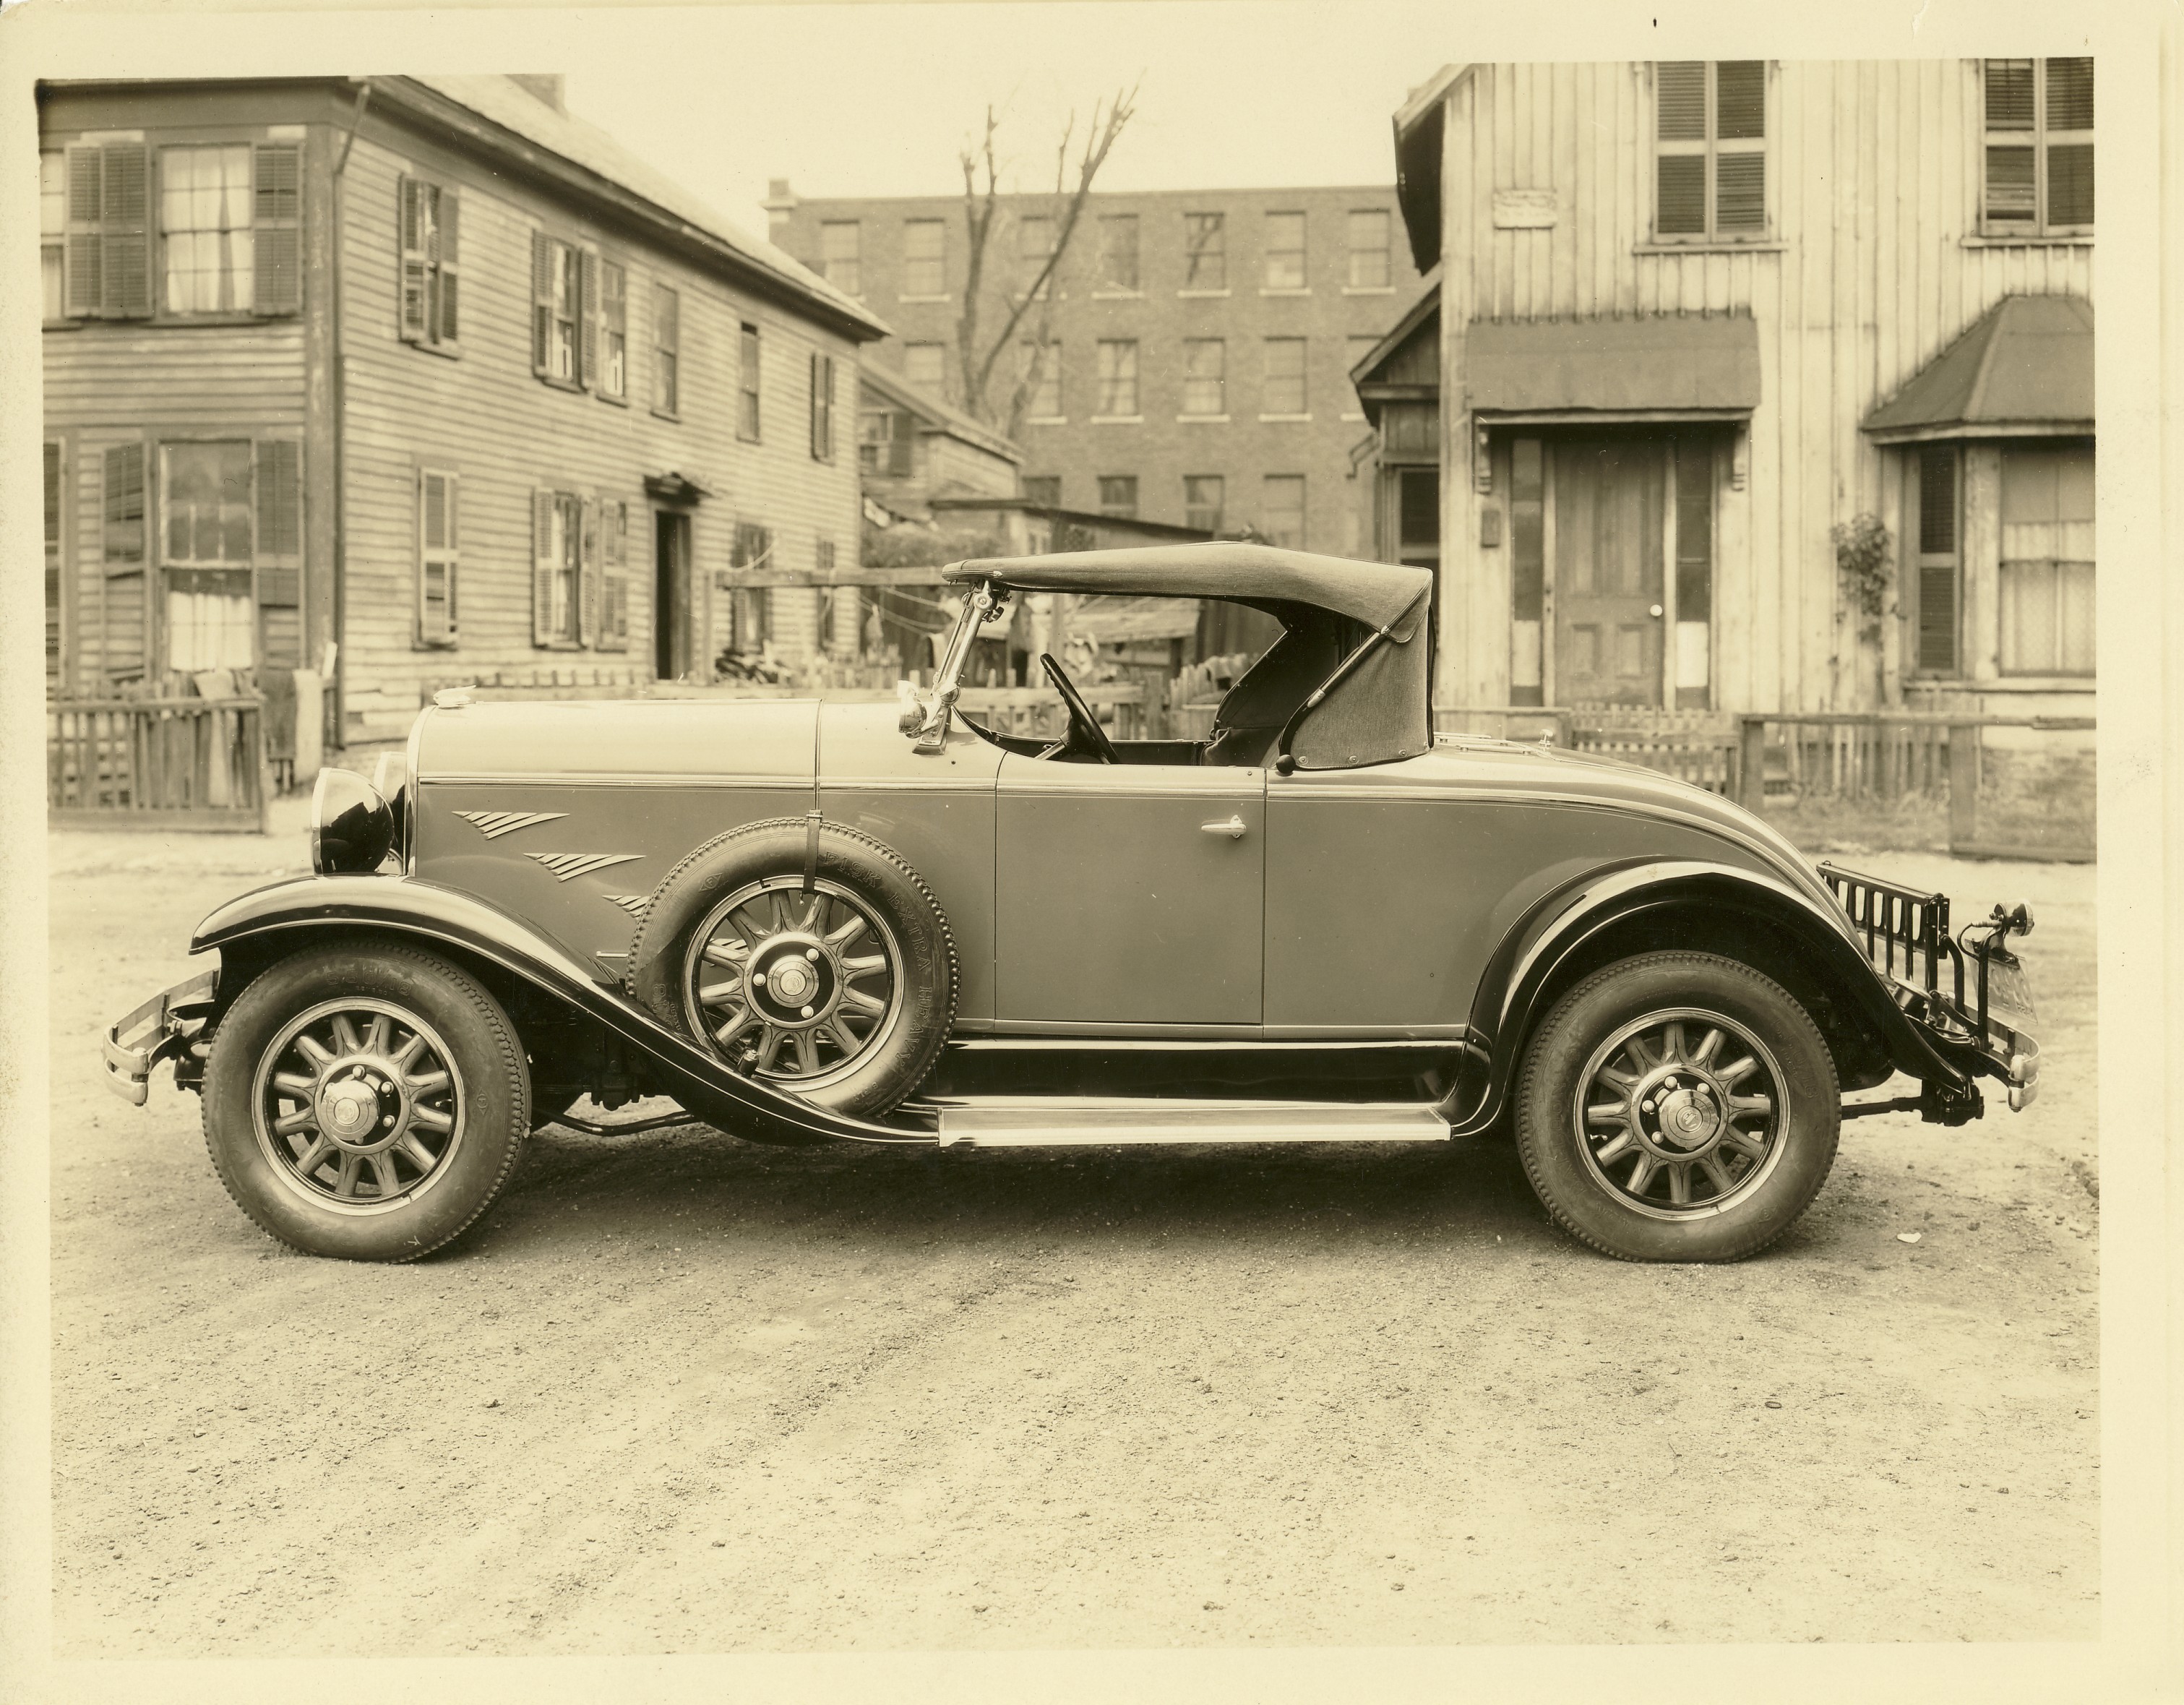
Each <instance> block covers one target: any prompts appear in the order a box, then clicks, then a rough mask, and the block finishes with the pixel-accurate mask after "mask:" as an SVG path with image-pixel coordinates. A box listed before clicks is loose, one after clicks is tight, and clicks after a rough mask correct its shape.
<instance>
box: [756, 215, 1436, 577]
mask: <svg viewBox="0 0 2184 1705" xmlns="http://www.w3.org/2000/svg"><path fill="white" fill-rule="evenodd" d="M773 190H774V193H773V195H772V198H771V199H770V200H769V202H768V203H767V206H768V208H769V210H770V211H771V213H772V238H773V241H774V242H776V243H777V245H778V246H780V247H781V248H785V249H786V250H788V253H790V254H794V255H795V256H797V257H798V258H799V259H801V260H802V261H804V262H805V265H809V266H811V267H812V268H813V269H814V270H817V271H819V272H821V273H822V275H823V276H826V277H827V279H828V280H829V281H832V282H833V284H834V285H835V286H836V287H838V288H839V289H841V290H842V291H844V293H847V294H849V295H850V296H853V297H855V298H858V299H859V300H860V301H861V302H862V303H863V304H865V305H866V307H867V308H868V309H870V310H871V311H872V312H873V313H875V314H877V315H880V316H881V317H883V318H884V319H885V320H887V321H888V322H889V324H890V325H891V326H893V327H894V335H893V336H892V337H888V338H886V339H884V340H883V342H881V343H879V344H878V345H877V347H876V348H875V349H873V350H872V352H870V354H868V356H867V359H868V360H871V361H873V362H875V363H877V364H878V365H883V366H885V367H889V368H891V369H893V370H894V371H898V372H900V373H902V374H903V375H904V376H905V377H907V378H908V379H909V380H910V381H911V382H912V383H914V384H917V385H919V386H921V387H924V388H925V389H927V390H930V391H936V392H939V393H942V394H944V395H945V396H948V397H949V398H950V400H951V401H957V402H960V401H961V384H960V382H959V378H958V371H957V369H958V364H957V362H956V353H955V352H956V322H957V317H958V315H960V314H961V310H962V302H961V292H962V290H963V287H964V283H965V280H966V278H967V275H968V271H969V254H968V237H967V229H968V227H967V221H966V218H965V213H964V205H963V202H962V200H961V198H960V197H954V196H932V197H911V198H883V199H835V200H805V199H801V198H798V197H796V196H795V195H794V194H793V193H792V192H790V190H789V187H788V184H787V183H786V182H784V181H778V180H777V181H776V182H775V184H774V186H773ZM1058 212H1059V209H1058V207H1057V204H1056V198H1054V197H1052V196H1048V195H1017V196H1006V197H1003V198H1001V217H1000V220H998V221H997V222H996V225H995V231H994V234H993V237H992V238H991V242H990V248H989V254H988V256H987V263H986V267H985V272H986V276H987V279H988V280H989V287H988V297H989V300H988V305H987V306H986V308H985V309H984V321H985V323H986V324H987V325H988V326H998V325H1000V322H1001V320H1002V318H1003V317H1004V316H1005V315H1006V309H1007V302H1008V301H1020V300H1022V292H1023V291H1024V289H1025V288H1027V287H1028V285H1029V284H1030V283H1031V282H1032V281H1033V279H1034V276H1035V275H1036V273H1037V271H1038V270H1039V268H1040V267H1041V266H1042V265H1044V263H1045V259H1046V257H1047V256H1048V255H1049V254H1050V253H1051V252H1052V248H1053V244H1054V242H1055V232H1056V215H1057V213H1058ZM1417 290H1418V275H1417V272H1416V270H1414V269H1413V267H1412V264H1411V261H1410V258H1409V255H1408V254H1407V249H1406V245H1405V244H1404V242H1403V241H1402V230H1401V221H1400V220H1399V219H1398V217H1397V215H1396V196H1395V192H1394V190H1393V189H1392V188H1390V187H1387V186H1385V185H1375V186H1368V187H1353V188H1334V189H1249V190H1190V191H1172V192H1156V193H1146V194H1120V193H1117V194H1108V193H1095V195H1094V196H1093V197H1092V198H1091V199H1090V201H1089V203H1088V204H1087V206H1086V209H1085V211H1084V217H1083V219H1082V220H1081V221H1080V222H1079V224H1078V227H1077V230H1076V232H1075V234H1074V236H1073V238H1072V240H1071V242H1070V246H1069V248H1068V251H1067V254H1065V255H1064V257H1063V259H1062V261H1061V265H1060V267H1059V269H1058V270H1057V272H1056V276H1055V277H1054V279H1053V280H1052V281H1051V282H1050V285H1049V287H1048V290H1047V293H1046V295H1045V298H1044V299H1043V300H1040V301H1038V302H1035V303H1034V304H1032V307H1031V309H1030V311H1028V313H1027V315H1025V318H1024V321H1023V323H1022V326H1020V327H1019V332H1018V336H1017V346H1018V347H1017V354H1016V359H1017V361H1019V362H1021V363H1022V364H1024V366H1025V367H1026V368H1028V370H1029V371H1030V372H1031V373H1032V375H1033V377H1032V380H1031V382H1030V383H1029V385H1028V392H1027V398H1026V406H1025V408H1024V410H1023V415H1022V419H1021V420H1020V421H1017V422H1015V423H1014V426H1013V432H1012V436H1013V437H1015V438H1016V439H1017V442H1018V443H1020V444H1022V447H1023V450H1024V456H1025V460H1024V466H1023V473H1024V491H1025V493H1026V495H1027V496H1028V498H1030V499H1033V500H1034V502H1035V503H1039V504H1046V505H1050V506H1053V507H1056V508H1059V509H1063V510H1080V511H1085V512H1090V513H1097V514H1104V515H1110V516H1114V517H1117V518H1121V517H1128V516H1135V517H1138V518H1140V519H1143V520H1146V521H1156V522H1161V523H1165V524H1167V525H1170V526H1175V527H1192V528H1195V529H1203V530H1206V531H1209V532H1212V531H1235V530H1238V529H1240V528H1243V527H1251V528H1255V529H1256V530H1257V531H1258V532H1261V533H1263V534H1265V535H1267V536H1268V538H1273V539H1276V540H1279V541H1280V542H1282V543H1290V544H1299V545H1303V546H1306V547H1307V548H1309V549H1315V550H1323V551H1330V552H1335V553H1349V554H1356V553H1357V552H1358V551H1359V550H1360V549H1369V544H1370V538H1369V534H1368V533H1367V532H1364V531H1363V530H1362V528H1361V527H1360V524H1359V508H1358V503H1357V488H1356V482H1355V481H1354V479H1353V478H1352V476H1351V470H1352V460H1351V451H1352V449H1354V447H1355V446H1356V445H1357V443H1358V442H1359V441H1360V440H1361V439H1362V438H1364V437H1366V436H1367V426H1366V423H1365V419H1364V416H1363V415H1362V412H1361V411H1360V410H1359V408H1358V404H1357V397H1356V395H1355V393H1353V392H1352V390H1351V384H1350V380H1349V370H1350V367H1351V365H1352V364H1353V363H1354V362H1355V361H1356V360H1357V359H1359V357H1360V356H1361V355H1362V354H1363V353H1364V352H1365V351H1367V350H1368V349H1369V348H1372V347H1373V345H1374V344H1375V343H1378V342H1379V338H1380V337H1381V336H1382V334H1383V333H1385V332H1386V331H1387V330H1388V328H1389V326H1390V325H1391V324H1392V323H1393V322H1394V320H1395V318H1396V315H1397V313H1398V312H1399V311H1400V309H1401V307H1402V306H1403V305H1405V304H1407V303H1408V302H1409V301H1410V300H1411V298H1412V297H1413V296H1415V295H1416V293H1417ZM1005 298H1006V299H1005ZM1015 377H1016V371H1011V370H1010V369H1008V368H1007V367H1006V365H1005V367H1004V383H1003V384H1002V385H1000V387H996V396H998V395H999V394H1000V393H1002V392H1006V391H1008V390H1011V389H1012V388H1013V385H1012V382H1013V380H1014V378H1015ZM1002 424H1003V425H1004V426H1005V427H1006V426H1008V425H1009V424H1010V423H1008V422H1003V423H1002Z"/></svg>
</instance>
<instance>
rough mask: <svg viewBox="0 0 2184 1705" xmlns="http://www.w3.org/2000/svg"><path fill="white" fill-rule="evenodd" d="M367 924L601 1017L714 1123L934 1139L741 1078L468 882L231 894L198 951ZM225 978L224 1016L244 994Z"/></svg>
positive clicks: (325, 885) (363, 882)
mask: <svg viewBox="0 0 2184 1705" xmlns="http://www.w3.org/2000/svg"><path fill="white" fill-rule="evenodd" d="M359 931H363V932H375V933H385V934H387V935H389V936H392V937H396V938H398V939H406V940H409V941H411V942H415V943H426V944H437V945H440V946H443V947H448V948H452V949H454V950H457V951H458V952H459V953H460V954H463V955H466V956H472V957H475V958H477V959H481V960H484V961H487V962H488V963H490V964H492V965H494V966H497V967H499V968H500V969H502V970H503V971H504V972H508V973H509V974H510V976H512V977H515V978H518V979H520V980H521V982H522V983H525V984H526V985H527V986H528V987H530V988H531V989H535V990H536V991H538V993H539V994H540V995H543V996H545V997H547V998H548V999H549V1000H553V1001H555V1002H558V1003H559V1004H560V1006H563V1007H565V1008H566V1009H567V1010H569V1011H571V1012H575V1013H578V1014H581V1015H582V1016H583V1017H588V1018H591V1019H593V1020H596V1021H597V1022H599V1023H600V1024H602V1025H604V1026H605V1027H606V1028H607V1029H609V1030H610V1031H611V1032H612V1033H613V1034H616V1035H617V1036H619V1037H621V1039H622V1040H623V1041H625V1042H626V1043H627V1044H628V1045H630V1046H632V1048H635V1049H637V1050H639V1051H640V1052H642V1053H643V1055H645V1056H647V1057H648V1058H649V1059H650V1060H651V1061H653V1063H654V1064H655V1067H657V1068H658V1073H659V1076H660V1080H661V1081H662V1082H663V1084H665V1085H666V1088H667V1090H668V1093H670V1094H671V1095H673V1096H674V1097H675V1098H676V1100H678V1101H680V1102H681V1103H682V1105H683V1106H684V1107H686V1108H687V1109H688V1111H689V1112H692V1113H694V1114H696V1115H697V1116H698V1117H700V1118H703V1119H705V1120H706V1121H707V1122H708V1123H713V1124H716V1125H721V1126H724V1127H725V1128H727V1129H730V1130H733V1131H738V1132H740V1133H742V1134H746V1135H755V1136H757V1137H760V1139H763V1140H768V1141H773V1142H783V1143H809V1142H812V1141H815V1140H819V1139H826V1138H838V1139H845V1140H849V1141H853V1142H867V1143H892V1144H905V1143H919V1144H930V1143H931V1142H932V1141H933V1139H932V1138H931V1137H930V1136H928V1135H925V1134H922V1133H917V1132H906V1131H901V1130H896V1129H894V1128H890V1127H889V1126H885V1125H876V1124H872V1123H868V1122H867V1121H866V1120H863V1119H858V1118H853V1117H849V1116H848V1115H845V1114H842V1113H838V1112H830V1111H829V1110H827V1108H824V1107H818V1106H813V1105H812V1104H811V1103H810V1102H809V1101H806V1100H802V1099H801V1098H799V1097H798V1096H794V1095H786V1094H784V1093H783V1092H782V1091H780V1090H777V1089H773V1088H772V1087H770V1086H769V1085H767V1084H763V1083H759V1082H755V1081H754V1080H752V1079H750V1078H742V1077H738V1076H737V1075H736V1074H735V1073H733V1072H731V1071H729V1070H728V1069H727V1067H724V1066H722V1065H721V1062H720V1061H717V1060H716V1059H714V1058H713V1056H711V1055H710V1054H707V1053H705V1051H704V1050H701V1049H699V1047H697V1046H696V1045H694V1044H693V1043H692V1042H691V1041H690V1040H689V1039H688V1038H687V1037H684V1036H682V1035H680V1034H677V1033H676V1032H675V1031H672V1030H670V1029H668V1028H666V1026H665V1025H663V1024H661V1023H660V1022H659V1021H658V1020H657V1019H655V1017H653V1016H652V1015H651V1014H650V1013H649V1012H648V1011H645V1010H644V1009H643V1008H642V1007H640V1006H637V1005H635V1004H634V1003H633V1002H632V1001H631V1000H629V999H628V997H627V995H624V994H623V993H622V992H621V989H619V988H618V987H613V986H610V985H608V984H605V983H601V982H600V981H599V978H598V977H597V976H596V975H594V974H593V972H592V971H591V969H590V968H589V967H587V966H586V965H585V964H584V963H583V962H582V961H580V960H578V959H577V958H576V957H575V956H573V955H571V953H569V952H568V951H567V950H565V949H564V948H562V947H560V946H559V945H557V944H555V943H554V942H553V941H551V940H549V939H548V938H546V937H545V936H543V935H541V934H539V933H538V932H537V931H536V930H534V929H532V928H531V927H530V926H529V925H527V924H526V923H525V922H522V920H521V919H520V918H517V917H514V916H512V915H511V914H510V913H508V912H506V911H502V910H501V909H500V908H499V907H498V906H496V905H491V904H489V903H488V902H487V901H485V900H479V899H477V898H476V897H475V896H473V895H471V894H464V893H462V892H460V891H459V890H457V889H451V888H444V887H442V886H441V885H440V884H438V883H430V882H421V881H419V880H418V879H416V878H413V877H387V876H330V877H302V878H295V879H293V880H291V881H287V882H281V883H274V884H272V885H271V886H270V887H267V888H261V889H257V890H256V891H255V892H253V893H250V894H243V895H242V896H241V897H240V898H238V899H236V900H230V901H229V902H228V903H227V904H226V905H223V906H221V907H220V909H219V910H218V911H214V913H213V914H212V915H211V916H210V917H207V918H206V919H205V920H204V922H203V923H201V924H199V925H198V930H197V934H196V936H195V938H194V939H192V941H191V943H190V950H191V951H192V953H202V952H204V951H206V950H209V949H220V950H222V952H221V957H222V961H223V965H224V966H225V964H226V961H227V960H228V959H229V957H230V956H237V958H238V959H240V960H242V961H263V960H265V959H269V958H273V957H281V956H286V955H287V954H289V953H292V952H294V951H296V950H299V949H302V948H305V947H308V946H309V944H310V943H311V941H312V940H313V939H317V938H330V937H334V936H337V935H338V936H344V937H349V938H352V939H353V938H354V936H355V935H356V934H357V933H359ZM230 980H231V979H229V978H226V977H223V978H221V987H220V992H219V997H218V1004H217V1006H216V1008H215V1014H214V1023H215V1024H216V1023H217V1022H218V1017H219V1015H220V1014H221V1013H224V1012H225V1011H226V1006H227V1005H228V1003H230V1002H231V1001H232V1000H234V999H235V997H236V996H237V995H239V994H240V993H241V992H242V989H241V987H240V986H239V985H240V981H241V979H235V981H236V982H237V986H236V987H229V986H227V985H228V983H229V982H230Z"/></svg>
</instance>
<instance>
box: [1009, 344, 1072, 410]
mask: <svg viewBox="0 0 2184 1705" xmlns="http://www.w3.org/2000/svg"><path fill="white" fill-rule="evenodd" d="M1017 364H1018V367H1019V370H1020V371H1021V374H1022V382H1023V385H1024V418H1025V419H1026V420H1030V421H1058V420H1060V419H1061V344H1060V343H1033V342H1032V341H1031V340H1030V339H1029V338H1026V339H1024V340H1023V341H1022V342H1021V343H1018V344H1017Z"/></svg>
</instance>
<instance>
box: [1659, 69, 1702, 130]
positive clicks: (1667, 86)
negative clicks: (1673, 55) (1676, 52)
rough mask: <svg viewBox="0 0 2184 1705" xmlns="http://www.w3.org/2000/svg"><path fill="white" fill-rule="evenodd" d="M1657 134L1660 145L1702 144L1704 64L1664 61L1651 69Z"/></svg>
mask: <svg viewBox="0 0 2184 1705" xmlns="http://www.w3.org/2000/svg"><path fill="white" fill-rule="evenodd" d="M1653 80H1654V82H1653V86H1654V102H1655V105H1656V107H1657V108H1658V120H1659V122H1658V136H1659V137H1660V140H1661V141H1663V142H1704V141H1705V140H1706V61H1705V60H1703V59H1664V60H1663V61H1662V62H1661V63H1660V64H1658V65H1656V66H1655V67H1654V68H1653Z"/></svg>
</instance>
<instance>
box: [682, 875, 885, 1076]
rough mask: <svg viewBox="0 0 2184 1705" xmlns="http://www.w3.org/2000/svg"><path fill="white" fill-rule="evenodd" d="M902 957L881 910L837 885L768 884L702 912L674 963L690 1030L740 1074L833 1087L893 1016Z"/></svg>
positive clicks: (776, 880)
mask: <svg viewBox="0 0 2184 1705" xmlns="http://www.w3.org/2000/svg"><path fill="white" fill-rule="evenodd" d="M900 967H901V955H900V951H899V950H897V948H896V945H895V939H894V932H893V931H891V930H890V929H889V928H888V927H887V924H886V922H884V920H883V919H882V918H881V917H880V916H879V915H878V913H877V912H876V911H872V909H871V908H870V907H869V906H867V905H866V904H865V903H864V902H863V901H862V900H860V899H859V898H858V897H857V896H856V895H855V894H852V893H851V892H850V890H849V889H846V888H844V887H843V886H842V885H841V884H840V883H835V882H832V881H828V880H824V879H822V880H821V881H819V882H818V883H817V884H816V887H815V888H814V889H813V891H812V892H811V893H809V894H807V893H805V890H804V883H803V879H802V878H800V877H794V876H781V877H771V878H766V880H764V881H762V882H755V883H748V884H746V885H745V886H744V887H743V888H739V889H737V890H736V891H735V892H734V893H733V894H730V895H729V896H728V897H727V899H726V900H722V901H721V902H720V904H719V905H716V906H715V907H714V908H713V909H712V911H710V912H708V913H707V914H706V916H705V922H703V923H702V924H700V925H699V928H697V930H696V931H694V933H692V935H691V938H690V947H689V951H688V955H687V956H686V958H685V961H684V966H683V978H682V990H683V994H682V1000H683V1010H684V1011H685V1012H686V1013H688V1015H689V1018H690V1027H691V1029H692V1030H693V1031H694V1033H696V1034H699V1035H702V1036H704V1037H705V1039H707V1041H708V1043H709V1044H710V1046H711V1048H712V1050H713V1051H714V1053H716V1055H718V1056H720V1057H721V1059H722V1060H724V1061H727V1063H728V1064H729V1065H730V1066H732V1067H734V1068H735V1069H736V1070H738V1071H739V1072H746V1073H752V1074H755V1075H756V1076H758V1077H760V1078H772V1079H773V1080H775V1081H777V1082H778V1083H780V1084H783V1086H784V1087H785V1088H788V1089H799V1090H805V1089H823V1088H825V1087H826V1086H827V1085H828V1084H833V1083H838V1082H839V1081H840V1080H841V1079H842V1078H844V1077H846V1076H848V1075H849V1073H850V1072H851V1071H853V1070H854V1069H855V1067H857V1066H858V1065H859V1064H860V1063H861V1061H864V1060H865V1059H866V1058H867V1057H869V1056H870V1055H871V1054H872V1051H873V1050H875V1049H876V1048H877V1047H878V1046H879V1045H880V1044H881V1043H882V1042H883V1041H884V1040H885V1039H887V1037H888V1036H889V1034H891V1033H892V1032H893V1030H894V1026H895V1023H896V1022H897V1020H898V1019H899V1018H900V1016H901V1011H902V1000H903V989H902V977H901V972H900Z"/></svg>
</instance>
